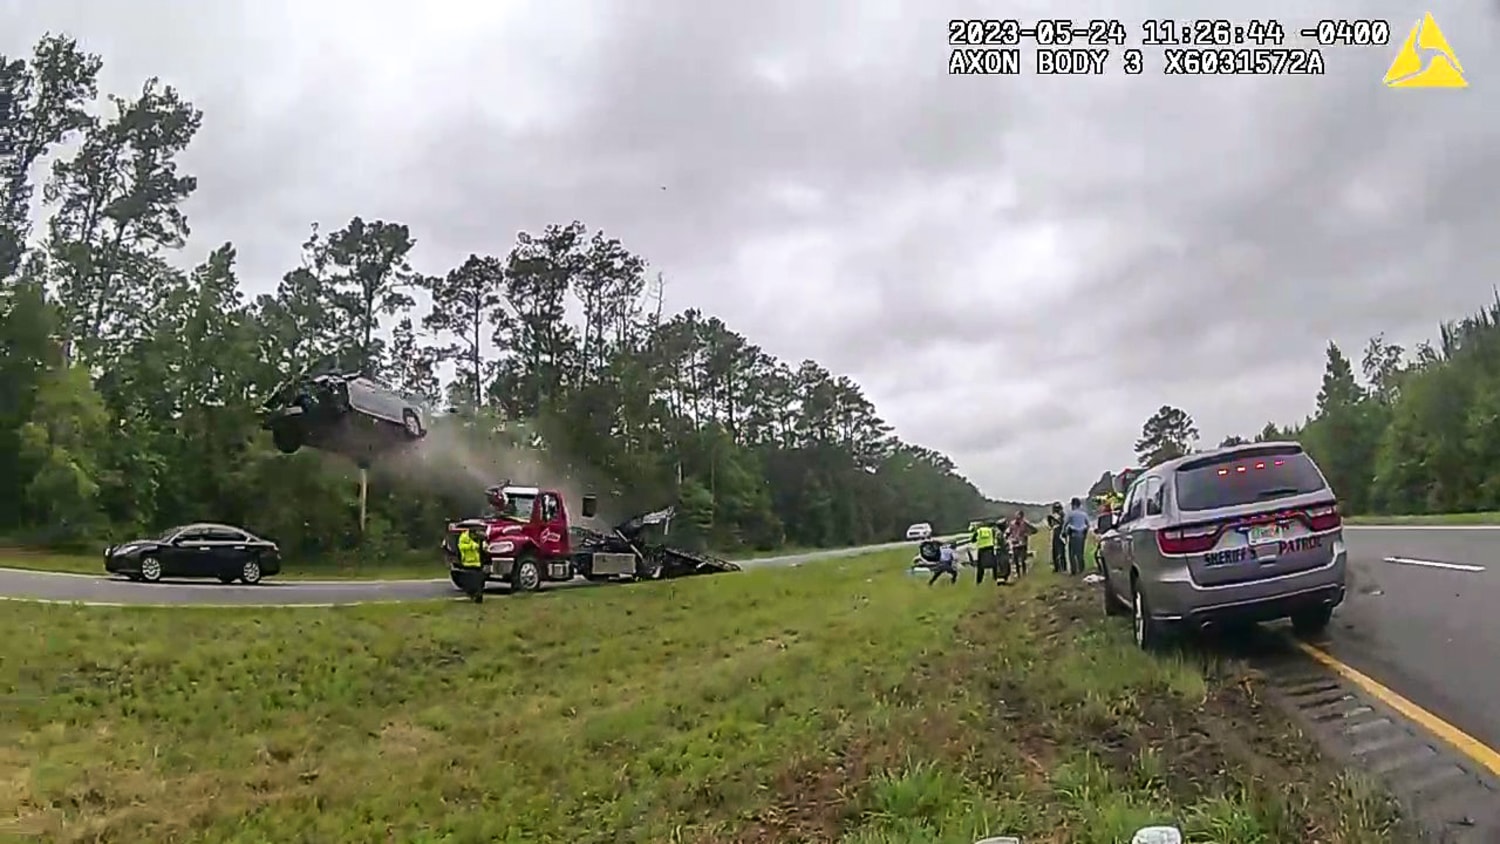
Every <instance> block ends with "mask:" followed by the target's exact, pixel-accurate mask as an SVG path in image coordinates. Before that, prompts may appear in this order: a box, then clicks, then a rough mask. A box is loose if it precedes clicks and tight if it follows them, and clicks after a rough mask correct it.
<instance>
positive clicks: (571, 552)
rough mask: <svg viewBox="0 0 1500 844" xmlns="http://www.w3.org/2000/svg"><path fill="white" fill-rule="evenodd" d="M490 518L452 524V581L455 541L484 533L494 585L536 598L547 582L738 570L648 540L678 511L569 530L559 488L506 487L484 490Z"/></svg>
mask: <svg viewBox="0 0 1500 844" xmlns="http://www.w3.org/2000/svg"><path fill="white" fill-rule="evenodd" d="M485 498H486V500H487V501H488V503H489V509H490V512H489V513H488V514H486V515H485V516H482V517H479V518H471V519H462V520H459V521H454V522H450V523H449V524H448V530H447V534H446V536H445V537H444V539H443V555H444V557H445V558H446V559H447V562H448V566H449V576H450V577H451V578H452V580H453V585H454V586H455V587H457V586H458V585H459V582H460V579H459V576H458V573H457V572H456V571H454V570H453V569H454V568H455V567H456V566H457V565H458V537H459V535H460V534H462V533H463V532H464V531H468V530H472V529H474V528H479V529H480V530H481V531H482V532H483V534H484V541H483V542H482V544H481V546H480V561H481V562H482V563H483V564H485V565H486V566H488V568H489V579H490V580H492V581H495V580H498V581H501V582H504V583H507V584H509V585H510V587H511V590H512V591H517V592H535V591H537V590H539V589H541V588H542V584H543V583H548V582H550V583H563V582H567V581H570V580H573V579H574V578H578V577H582V578H585V579H587V580H592V581H633V580H659V579H664V578H674V577H685V576H689V575H694V574H713V573H718V572H726V571H738V570H739V566H737V565H735V564H734V563H731V562H728V561H726V560H720V559H718V558H715V557H710V556H707V555H703V554H697V553H694V552H690V551H685V550H682V549H680V548H672V547H669V546H666V545H661V544H657V543H655V542H651V541H649V540H648V538H647V534H648V533H650V532H651V531H652V530H653V529H655V528H658V527H659V528H660V529H661V533H662V535H663V536H664V535H665V534H667V533H668V532H669V531H670V527H671V520H672V516H673V512H674V511H673V509H672V508H670V507H668V508H666V509H663V510H656V511H653V512H650V513H646V514H644V515H641V516H637V517H635V518H633V519H627V520H626V521H625V522H622V523H621V524H619V525H616V526H615V527H614V528H612V529H610V530H609V531H607V532H600V531H595V530H591V529H589V528H585V527H582V526H579V525H575V524H572V523H571V522H570V519H569V515H568V507H567V503H566V498H565V496H564V495H563V494H562V493H561V492H559V491H557V490H555V489H542V488H541V487H536V486H521V485H515V484H511V483H510V482H508V481H507V482H505V483H502V484H499V485H496V486H492V487H490V488H489V489H487V490H485ZM580 509H581V515H582V517H583V518H585V519H588V518H593V516H594V514H595V513H596V512H597V510H598V499H597V498H596V497H595V496H592V495H585V496H583V497H582V501H581V508H580Z"/></svg>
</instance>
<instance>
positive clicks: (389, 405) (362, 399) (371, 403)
mask: <svg viewBox="0 0 1500 844" xmlns="http://www.w3.org/2000/svg"><path fill="white" fill-rule="evenodd" d="M264 410H265V414H266V416H265V421H264V423H263V427H265V428H267V429H268V430H270V431H271V434H272V439H273V440H274V442H275V444H276V448H277V449H279V450H280V451H282V452H284V453H286V454H291V453H293V452H295V451H297V450H298V449H300V448H301V447H302V446H304V445H309V446H313V447H315V448H321V449H324V450H328V451H336V452H340V453H348V454H350V456H353V457H356V458H357V459H359V458H363V457H367V456H369V455H372V454H375V453H378V452H380V451H384V450H387V449H389V448H391V447H393V446H395V445H399V444H401V443H402V442H409V441H412V440H418V439H421V438H422V437H425V436H426V435H427V413H426V411H425V410H424V408H423V406H422V403H421V402H419V401H417V400H415V399H412V398H409V397H407V396H405V395H402V394H401V392H400V391H398V390H396V389H394V388H392V387H390V386H388V385H386V384H383V383H381V382H380V381H377V380H376V379H374V378H371V377H368V376H366V375H363V374H361V373H359V372H338V371H333V372H327V371H325V372H322V373H320V374H304V375H302V376H299V377H297V378H293V379H291V380H290V381H287V382H286V383H284V384H282V385H281V386H280V387H278V388H277V389H276V391H275V392H274V393H273V394H272V396H271V399H270V400H269V401H267V402H266V405H265V409H264Z"/></svg>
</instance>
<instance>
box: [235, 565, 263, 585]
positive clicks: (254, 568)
mask: <svg viewBox="0 0 1500 844" xmlns="http://www.w3.org/2000/svg"><path fill="white" fill-rule="evenodd" d="M240 580H243V581H245V582H246V583H248V584H250V585H251V586H254V585H255V584H257V583H259V582H260V561H259V560H249V561H247V562H246V563H245V565H244V567H243V568H241V569H240Z"/></svg>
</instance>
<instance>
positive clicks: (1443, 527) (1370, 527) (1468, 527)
mask: <svg viewBox="0 0 1500 844" xmlns="http://www.w3.org/2000/svg"><path fill="white" fill-rule="evenodd" d="M1344 530H1500V525H1349V524H1346V525H1344Z"/></svg>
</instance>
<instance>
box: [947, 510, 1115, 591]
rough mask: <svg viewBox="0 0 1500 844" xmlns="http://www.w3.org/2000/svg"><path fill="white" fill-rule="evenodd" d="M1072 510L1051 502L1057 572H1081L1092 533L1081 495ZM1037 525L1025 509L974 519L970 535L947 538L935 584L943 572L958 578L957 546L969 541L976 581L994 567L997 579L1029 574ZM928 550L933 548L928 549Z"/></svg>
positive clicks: (1050, 524)
mask: <svg viewBox="0 0 1500 844" xmlns="http://www.w3.org/2000/svg"><path fill="white" fill-rule="evenodd" d="M1070 505H1071V506H1070V507H1069V509H1068V510H1066V511H1064V510H1063V505H1062V502H1061V501H1055V502H1053V503H1052V507H1051V509H1050V510H1049V511H1048V513H1047V527H1048V528H1049V529H1051V531H1052V570H1053V571H1054V572H1057V573H1058V574H1071V575H1080V574H1083V572H1084V564H1083V556H1084V554H1083V549H1084V544H1085V542H1086V540H1087V539H1088V535H1089V530H1090V529H1091V527H1090V518H1089V513H1088V510H1086V509H1084V506H1083V501H1082V499H1079V498H1074V499H1073V500H1072V501H1071V502H1070ZM1036 532H1037V526H1036V525H1033V524H1032V523H1031V522H1028V521H1027V520H1026V513H1025V511H1024V510H1017V511H1016V514H1015V516H1013V517H1011V518H1009V519H1004V520H996V521H993V522H975V523H973V524H972V525H971V526H970V528H969V536H968V537H966V538H964V539H962V540H960V541H957V542H943V543H942V544H941V546H940V547H939V549H938V556H937V559H935V560H933V559H932V558H931V557H928V559H929V560H931V561H932V562H931V565H932V569H931V570H932V577H931V578H930V579H929V580H928V581H927V585H928V586H931V585H932V584H934V583H936V582H937V581H938V579H939V578H941V577H942V576H943V575H947V576H948V577H949V579H950V581H951V582H954V583H957V582H958V560H957V557H956V554H957V549H958V548H961V547H965V546H967V547H968V548H969V549H970V553H969V559H970V562H971V563H972V564H973V566H974V582H975V583H983V582H984V574H985V572H986V571H988V572H991V577H992V579H993V580H994V582H995V583H997V584H999V583H1007V582H1009V581H1010V578H1011V574H1012V572H1014V573H1015V574H1016V575H1017V576H1019V575H1022V574H1025V573H1026V570H1027V568H1028V566H1027V559H1028V558H1029V556H1030V545H1031V537H1032V536H1033V535H1034V534H1036ZM929 553H930V552H929Z"/></svg>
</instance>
